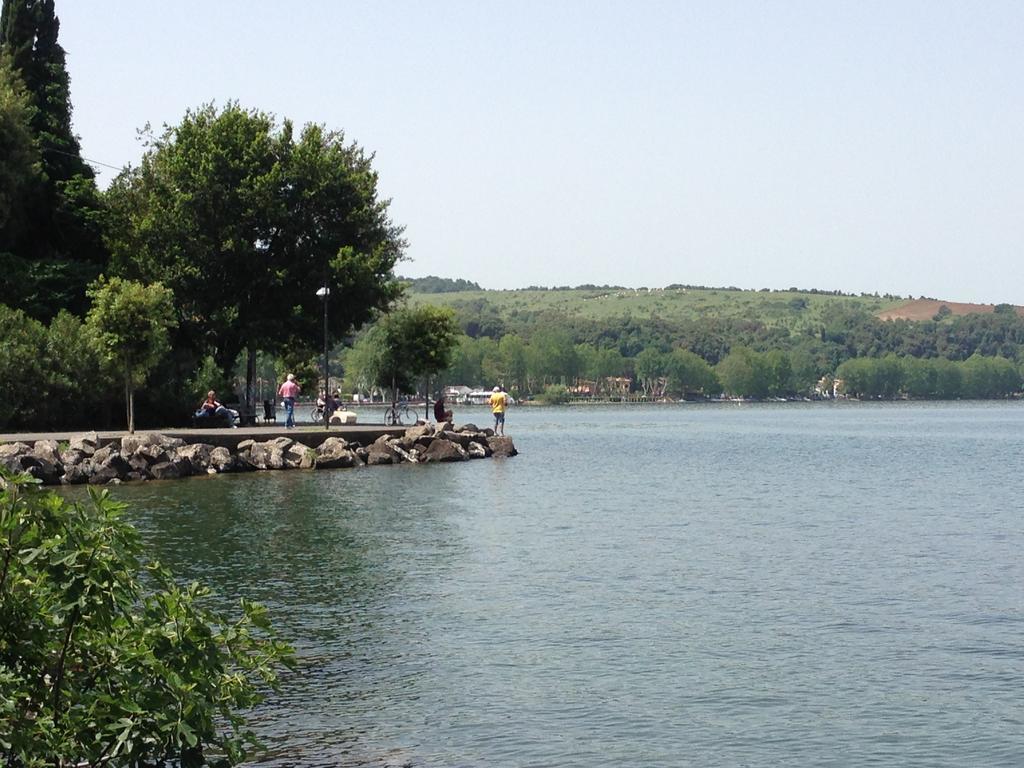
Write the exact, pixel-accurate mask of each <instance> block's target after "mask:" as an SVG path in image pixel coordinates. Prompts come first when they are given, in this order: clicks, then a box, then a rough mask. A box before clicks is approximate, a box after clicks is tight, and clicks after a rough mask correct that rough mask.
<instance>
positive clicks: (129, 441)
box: [121, 432, 185, 456]
mask: <svg viewBox="0 0 1024 768" xmlns="http://www.w3.org/2000/svg"><path fill="white" fill-rule="evenodd" d="M144 445H147V446H150V447H154V448H155V447H159V448H162V449H163V450H164V451H166V452H168V453H170V451H171V450H173V449H174V448H181V447H182V446H183V445H185V441H184V440H182V439H181V438H180V437H168V436H167V435H164V434H161V433H160V432H136V433H135V434H133V435H125V436H124V437H122V438H121V452H122V453H124V454H125V455H126V456H130V455H132V454H133V453H135V452H136V451H137V450H138V449H139V448H140V447H142V446H144Z"/></svg>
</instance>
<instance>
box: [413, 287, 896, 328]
mask: <svg viewBox="0 0 1024 768" xmlns="http://www.w3.org/2000/svg"><path fill="white" fill-rule="evenodd" d="M410 300H411V301H412V303H414V304H420V303H426V304H434V305H440V306H449V307H453V308H455V309H464V308H470V307H479V306H481V305H489V306H490V307H492V308H493V309H494V310H495V311H496V312H497V313H498V314H500V315H501V316H503V317H505V318H515V317H524V316H525V317H529V318H537V317H542V316H544V315H548V316H552V315H563V316H567V317H572V318H579V319H583V320H593V321H607V320H614V319H620V318H627V317H632V318H633V319H637V320H641V319H643V318H647V317H656V318H658V319H660V320H664V321H668V322H670V323H671V322H676V321H692V320H698V319H710V318H718V319H727V320H740V321H751V320H753V321H759V322H761V323H763V324H765V325H767V326H783V327H787V328H790V329H791V330H797V329H799V328H800V327H801V326H802V325H804V324H814V323H817V322H818V321H819V320H820V319H821V316H822V312H823V311H824V310H825V309H827V308H829V307H835V306H837V305H842V306H845V307H849V306H851V305H852V306H856V307H858V308H861V309H863V310H865V311H867V312H868V313H870V314H878V313H881V312H884V311H887V310H891V309H893V308H895V307H898V306H900V305H902V304H904V303H905V302H906V300H905V299H902V298H900V297H878V296H869V295H862V296H849V295H835V294H829V293H817V292H805V291H743V290H738V289H726V288H682V287H679V288H652V289H635V290H634V289H600V288H597V289H591V288H574V289H550V290H504V291H489V290H480V291H458V292H452V293H429V294H428V293H411V294H410Z"/></svg>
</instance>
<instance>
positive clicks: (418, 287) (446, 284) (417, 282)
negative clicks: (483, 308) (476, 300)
mask: <svg viewBox="0 0 1024 768" xmlns="http://www.w3.org/2000/svg"><path fill="white" fill-rule="evenodd" d="M398 279H399V280H401V281H402V282H403V283H405V284H407V285H408V286H409V289H410V290H412V291H415V292H416V293H456V292H458V291H479V290H480V286H479V284H477V283H474V282H471V281H469V280H463V279H461V278H459V279H456V280H453V279H451V278H449V277H436V276H434V275H427V276H426V277H400V278H398Z"/></svg>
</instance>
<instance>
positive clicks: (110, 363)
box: [86, 277, 175, 432]
mask: <svg viewBox="0 0 1024 768" xmlns="http://www.w3.org/2000/svg"><path fill="white" fill-rule="evenodd" d="M89 296H90V297H91V298H92V300H93V303H92V308H91V309H90V310H89V315H88V317H87V318H86V324H87V326H88V328H89V329H90V331H91V332H92V334H93V339H94V341H95V344H96V347H97V350H98V351H99V354H100V359H101V360H102V361H103V363H104V364H105V365H106V366H107V368H108V370H109V371H110V372H111V373H112V374H113V375H116V376H118V377H119V378H120V379H121V381H122V382H123V383H124V399H125V409H126V411H127V421H128V431H129V432H134V431H135V390H136V389H138V388H139V387H141V386H142V385H143V384H145V383H146V379H147V378H148V377H149V374H150V371H151V370H152V369H153V368H154V367H156V365H157V363H159V362H160V358H162V357H163V356H164V355H165V354H166V353H167V350H168V348H169V342H168V328H170V327H172V326H173V325H174V322H175V321H174V307H173V298H174V297H173V295H172V294H171V292H170V291H169V290H168V289H166V288H164V287H163V286H162V285H160V284H159V283H154V284H153V285H143V284H142V283H137V282H134V281H132V280H122V279H121V278H119V277H113V278H110V279H109V280H100V282H98V283H97V284H96V285H95V286H94V287H93V288H91V289H90V290H89Z"/></svg>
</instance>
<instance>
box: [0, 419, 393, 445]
mask: <svg viewBox="0 0 1024 768" xmlns="http://www.w3.org/2000/svg"><path fill="white" fill-rule="evenodd" d="M407 428H408V427H385V426H383V425H361V424H346V425H339V426H334V427H331V428H330V429H329V430H326V429H324V428H323V427H321V426H315V427H314V426H298V427H296V428H295V429H285V428H284V426H277V425H274V424H270V425H267V426H257V427H239V428H238V429H176V428H173V427H171V428H168V429H139V430H136V432H135V433H136V434H140V433H142V432H159V433H160V434H162V435H167V436H168V437H180V438H181V439H182V440H184V441H185V442H186V443H209V444H211V445H223V446H224V447H230V448H232V449H233V448H234V447H235V446H236V445H238V443H239V442H241V441H242V440H250V439H251V440H257V441H260V442H262V441H264V440H273V439H274V438H275V437H290V438H292V440H295V441H296V442H299V443H302V444H303V445H308V446H309V447H311V448H315V447H316V446H318V445H320V443H322V442H323V441H324V440H326V439H327V438H328V437H343V438H345V439H346V440H350V441H355V442H358V443H362V444H363V445H367V444H369V443H372V442H373V441H374V440H376V439H377V438H378V437H380V436H381V435H385V434H390V435H400V434H403V433H404V432H405V430H406V429H407ZM86 431H87V430H81V429H78V430H65V431H62V432H11V433H8V434H0V443H14V442H19V441H20V442H23V443H34V442H35V441H37V440H56V441H57V442H61V441H65V440H69V439H71V437H72V436H74V435H81V434H83V433H84V432H86ZM96 434H97V435H98V436H99V439H100V445H106V444H108V443H112V442H115V441H119V440H120V439H121V438H122V437H124V436H125V435H126V434H128V433H127V432H126V431H124V430H97V431H96Z"/></svg>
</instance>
